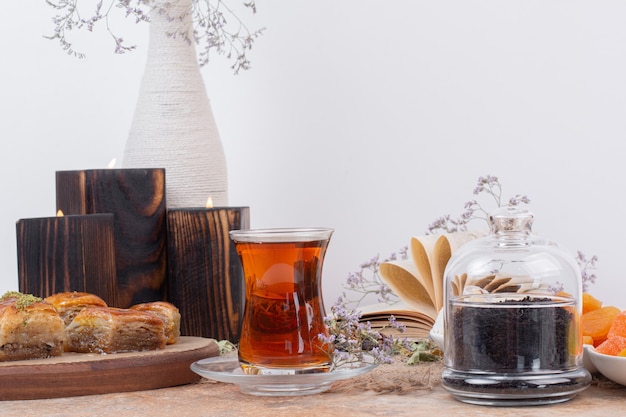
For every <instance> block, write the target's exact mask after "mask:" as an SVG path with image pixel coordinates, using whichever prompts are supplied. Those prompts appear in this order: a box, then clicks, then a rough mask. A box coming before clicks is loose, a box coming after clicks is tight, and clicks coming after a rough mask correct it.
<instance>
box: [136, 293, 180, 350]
mask: <svg viewBox="0 0 626 417" xmlns="http://www.w3.org/2000/svg"><path fill="white" fill-rule="evenodd" d="M131 310H138V311H145V312H148V313H152V314H156V315H157V316H158V317H160V318H161V320H163V322H164V323H165V337H166V338H167V344H168V345H173V344H175V343H177V342H178V341H179V340H180V311H179V310H178V308H177V307H176V306H175V305H174V304H172V303H168V302H167V301H153V302H150V303H142V304H136V305H134V306H132V307H131Z"/></svg>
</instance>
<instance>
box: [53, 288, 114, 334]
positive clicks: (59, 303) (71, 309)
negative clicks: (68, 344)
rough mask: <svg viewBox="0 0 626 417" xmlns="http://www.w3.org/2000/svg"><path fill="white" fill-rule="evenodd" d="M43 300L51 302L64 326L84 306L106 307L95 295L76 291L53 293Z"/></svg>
mask: <svg viewBox="0 0 626 417" xmlns="http://www.w3.org/2000/svg"><path fill="white" fill-rule="evenodd" d="M44 301H46V302H48V303H50V304H52V305H53V306H54V308H56V309H57V311H58V312H59V314H60V315H61V317H62V318H63V321H64V322H65V325H66V326H67V325H69V324H70V323H71V322H72V320H74V317H76V315H77V314H78V313H80V311H81V310H82V309H83V308H85V307H107V303H105V302H104V300H103V299H102V298H100V297H98V296H97V295H95V294H90V293H87V292H78V291H70V292H61V293H57V294H53V295H51V296H49V297H46V298H45V299H44Z"/></svg>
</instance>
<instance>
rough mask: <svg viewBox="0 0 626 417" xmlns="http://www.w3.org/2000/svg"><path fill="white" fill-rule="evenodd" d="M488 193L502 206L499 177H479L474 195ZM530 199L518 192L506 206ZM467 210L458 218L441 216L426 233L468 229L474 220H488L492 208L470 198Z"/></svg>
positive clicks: (497, 204)
mask: <svg viewBox="0 0 626 417" xmlns="http://www.w3.org/2000/svg"><path fill="white" fill-rule="evenodd" d="M482 193H484V194H487V195H488V196H490V197H491V198H492V199H493V200H494V201H495V203H496V207H502V206H503V203H502V184H500V181H499V180H498V178H497V177H494V176H493V175H486V176H484V177H479V178H478V183H477V184H476V187H475V188H474V195H479V194H482ZM529 203H530V199H529V198H528V197H527V196H526V195H522V194H517V195H515V196H514V197H511V198H510V199H509V200H508V201H507V203H506V204H504V206H518V205H521V204H529ZM464 207H465V211H464V212H463V213H462V214H461V215H460V216H459V217H458V218H456V219H453V218H452V217H451V216H450V215H445V216H441V217H439V218H437V219H435V221H433V222H432V223H431V224H430V225H429V226H428V230H427V232H426V234H428V235H430V234H438V233H454V232H460V231H465V230H467V225H468V223H469V222H471V221H472V220H484V221H487V216H488V215H489V213H490V212H491V210H487V209H485V208H484V207H483V206H482V205H481V204H480V203H479V202H478V201H477V200H470V201H468V202H466V203H465V206H464Z"/></svg>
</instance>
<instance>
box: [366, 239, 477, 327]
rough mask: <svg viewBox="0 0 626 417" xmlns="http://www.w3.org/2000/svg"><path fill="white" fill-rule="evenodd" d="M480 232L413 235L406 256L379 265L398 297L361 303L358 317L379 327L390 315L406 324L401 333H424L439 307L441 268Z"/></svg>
mask: <svg viewBox="0 0 626 417" xmlns="http://www.w3.org/2000/svg"><path fill="white" fill-rule="evenodd" d="M484 235H485V232H483V231H468V232H456V233H449V234H443V235H426V236H421V237H413V238H412V239H411V243H410V245H409V252H408V255H409V257H408V259H405V260H399V261H390V262H383V263H382V264H381V265H380V277H381V279H382V280H383V282H384V283H386V284H387V285H389V287H390V288H391V289H392V290H393V292H394V294H396V295H397V296H398V297H399V298H400V300H401V301H400V302H399V303H396V304H376V305H372V306H364V307H361V308H360V309H361V311H362V313H363V315H362V318H361V319H362V320H363V321H369V322H370V323H371V324H372V328H374V329H381V328H383V327H384V326H385V325H388V323H389V322H388V319H389V316H390V315H394V316H395V318H396V320H397V321H398V322H400V323H402V324H404V325H405V326H406V332H405V333H404V336H406V337H408V338H417V339H419V338H426V337H428V334H429V332H430V329H431V328H432V327H433V324H434V323H435V319H436V318H437V314H438V313H439V310H441V307H443V284H444V271H445V268H446V265H447V264H448V261H449V260H450V257H451V256H452V254H453V253H454V252H455V251H456V250H457V249H458V248H459V247H461V246H462V245H463V244H465V243H467V242H469V241H471V240H474V239H476V238H479V237H482V236H484Z"/></svg>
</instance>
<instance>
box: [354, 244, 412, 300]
mask: <svg viewBox="0 0 626 417" xmlns="http://www.w3.org/2000/svg"><path fill="white" fill-rule="evenodd" d="M407 251H408V247H406V246H405V247H403V248H402V249H400V250H399V251H398V253H392V254H391V255H389V257H387V258H385V259H383V260H381V259H380V255H376V256H375V257H373V258H372V259H370V260H369V262H364V263H362V264H361V269H359V270H358V271H356V272H351V273H349V274H348V277H347V278H346V281H345V282H344V284H343V287H344V288H345V289H347V290H349V291H350V292H351V293H352V294H356V295H357V298H356V299H348V297H347V294H346V293H344V294H343V303H344V305H352V306H353V307H357V306H358V305H359V304H360V303H361V301H363V300H364V299H365V298H366V297H368V296H370V295H375V296H376V297H377V298H378V301H379V302H381V303H388V304H394V303H396V302H398V301H399V298H398V296H397V295H396V294H394V292H393V291H392V290H391V288H389V286H388V285H387V284H385V283H384V282H383V281H382V279H381V278H380V275H379V270H380V264H381V263H383V262H389V261H395V260H397V259H407Z"/></svg>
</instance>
